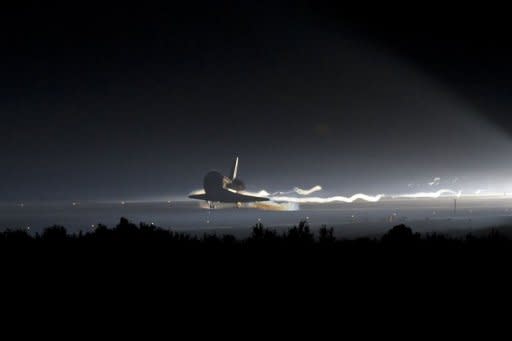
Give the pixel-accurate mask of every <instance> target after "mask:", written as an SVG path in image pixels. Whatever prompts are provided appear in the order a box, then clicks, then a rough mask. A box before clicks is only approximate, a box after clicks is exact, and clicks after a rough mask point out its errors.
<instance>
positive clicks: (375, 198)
mask: <svg viewBox="0 0 512 341" xmlns="http://www.w3.org/2000/svg"><path fill="white" fill-rule="evenodd" d="M383 197H384V194H379V195H375V196H371V195H366V194H362V193H358V194H354V195H353V196H351V197H348V198H347V197H343V196H334V197H328V198H320V197H309V198H296V197H287V196H275V197H271V198H270V199H271V200H274V201H284V202H294V203H301V204H305V203H312V204H326V203H332V202H345V203H351V202H354V201H356V200H364V201H368V202H377V201H379V200H380V199H382V198H383Z"/></svg>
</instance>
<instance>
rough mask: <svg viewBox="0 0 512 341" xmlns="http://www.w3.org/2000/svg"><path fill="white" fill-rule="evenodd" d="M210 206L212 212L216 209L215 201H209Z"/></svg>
mask: <svg viewBox="0 0 512 341" xmlns="http://www.w3.org/2000/svg"><path fill="white" fill-rule="evenodd" d="M208 205H210V210H213V209H214V208H215V203H214V202H213V201H208Z"/></svg>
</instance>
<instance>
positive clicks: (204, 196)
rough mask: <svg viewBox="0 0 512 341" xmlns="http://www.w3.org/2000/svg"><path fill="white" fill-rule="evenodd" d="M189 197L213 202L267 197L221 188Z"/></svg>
mask: <svg viewBox="0 0 512 341" xmlns="http://www.w3.org/2000/svg"><path fill="white" fill-rule="evenodd" d="M188 197H189V198H191V199H199V200H207V201H213V202H230V203H236V202H254V201H267V200H269V198H265V197H259V196H256V195H250V194H244V193H240V192H236V191H231V190H222V191H219V192H217V193H214V194H211V193H209V194H208V193H198V194H191V195H189V196H188Z"/></svg>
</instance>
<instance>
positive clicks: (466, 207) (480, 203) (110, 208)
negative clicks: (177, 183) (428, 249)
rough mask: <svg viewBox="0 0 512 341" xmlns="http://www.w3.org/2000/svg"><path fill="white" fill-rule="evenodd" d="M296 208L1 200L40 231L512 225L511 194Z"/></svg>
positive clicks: (377, 230)
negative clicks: (129, 226)
mask: <svg viewBox="0 0 512 341" xmlns="http://www.w3.org/2000/svg"><path fill="white" fill-rule="evenodd" d="M285 208H286V207H285ZM288 208H289V207H288ZM295 208H298V209H297V210H288V211H286V210H282V211H279V210H261V209H256V208H247V207H242V208H234V207H233V206H230V205H227V206H223V207H218V208H216V209H214V210H208V209H204V208H201V207H200V206H199V203H198V202H192V201H191V202H185V201H183V202H171V203H168V202H138V203H137V202H124V203H122V202H110V203H100V202H75V203H71V202H59V203H37V202H33V203H3V204H0V229H2V230H4V229H6V228H23V229H27V228H28V227H30V231H31V232H32V233H36V232H40V231H42V229H43V228H44V227H47V226H51V225H53V224H59V225H63V226H65V227H66V228H68V231H70V232H78V231H79V230H82V231H89V230H91V229H94V227H95V226H97V224H98V223H103V224H106V225H107V226H109V227H113V226H114V225H115V224H116V223H117V222H118V221H119V218H120V217H126V218H128V219H130V220H131V221H133V222H136V223H139V222H146V223H148V224H151V223H154V224H155V225H157V226H160V227H163V228H172V229H173V230H176V231H181V232H190V233H194V234H203V233H214V232H216V233H219V234H223V233H230V234H234V235H236V236H239V237H244V236H247V235H248V234H249V233H250V227H251V226H253V225H254V224H256V223H257V222H258V221H261V222H262V223H263V224H264V225H265V226H266V227H271V228H275V229H277V230H282V229H283V230H284V229H287V228H289V227H291V226H293V225H294V224H297V223H298V222H299V221H300V220H304V219H307V220H308V221H309V222H310V225H311V227H312V229H313V230H315V229H317V228H318V227H320V226H321V225H324V224H325V225H327V226H328V227H334V228H335V232H336V235H337V236H338V237H357V236H377V235H379V234H382V233H384V232H385V231H386V230H388V229H389V228H391V227H392V226H394V225H397V224H400V223H405V224H407V225H409V226H411V227H412V228H413V230H414V231H418V232H423V233H424V232H433V231H437V232H443V233H450V234H465V233H467V232H469V231H476V230H479V229H482V228H486V227H496V226H503V225H510V226H512V198H500V197H478V198H467V197H466V198H464V197H463V198H459V199H458V200H457V209H456V210H455V207H454V199H453V198H438V199H400V200H398V199H384V200H381V201H380V202H377V203H367V202H355V203H350V204H322V205H313V204H309V205H301V206H300V207H295Z"/></svg>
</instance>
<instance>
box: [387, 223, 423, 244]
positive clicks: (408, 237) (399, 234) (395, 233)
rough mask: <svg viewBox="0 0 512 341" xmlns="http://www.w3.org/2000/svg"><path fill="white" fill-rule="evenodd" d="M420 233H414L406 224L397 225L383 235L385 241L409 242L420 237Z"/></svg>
mask: <svg viewBox="0 0 512 341" xmlns="http://www.w3.org/2000/svg"><path fill="white" fill-rule="evenodd" d="M420 237H421V236H420V234H419V233H413V232H412V229H411V228H410V227H407V226H405V225H404V224H400V225H397V226H395V227H393V228H392V229H391V230H389V231H388V232H387V233H386V234H384V236H382V241H383V242H400V243H407V242H409V243H410V242H412V241H416V240H419V239H420Z"/></svg>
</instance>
